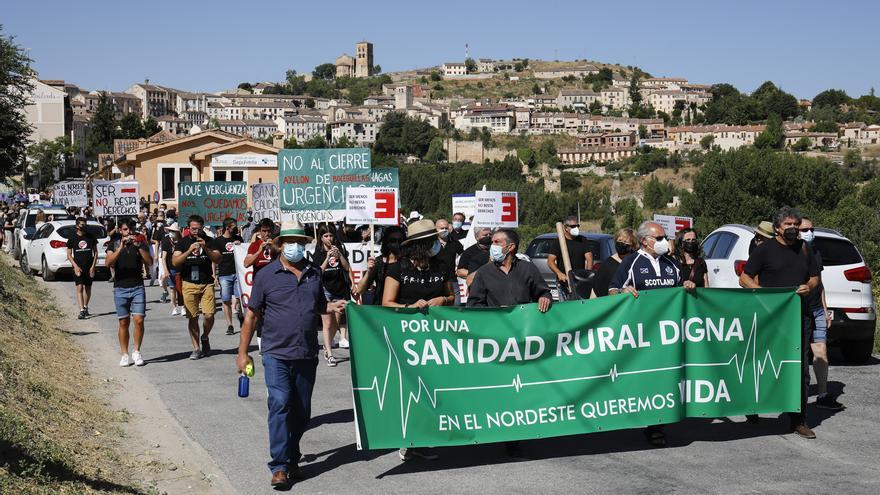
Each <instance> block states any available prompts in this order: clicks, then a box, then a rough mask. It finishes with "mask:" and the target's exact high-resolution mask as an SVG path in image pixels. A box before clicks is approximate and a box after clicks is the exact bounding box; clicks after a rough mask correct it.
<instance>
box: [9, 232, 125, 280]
mask: <svg viewBox="0 0 880 495" xmlns="http://www.w3.org/2000/svg"><path fill="white" fill-rule="evenodd" d="M86 231H87V232H88V233H89V234H91V236H92V237H94V238H95V239H97V241H98V264H97V265H96V267H97V268H99V269H103V268H104V258H105V257H106V253H105V252H104V245H105V244H106V243H107V242H108V241H109V240H110V238H109V237H108V236H107V229H105V228H104V226H103V225H101V224H99V223H98V222H94V221H90V222H87V223H86ZM75 232H76V221H75V220H61V221H57V222H46V223H45V224H43V225H42V226H41V227H40V228H39V229H37V232H36V233H35V234H34V236H33V238H32V239H31V240H30V243H29V244H28V246H27V248H26V249H25V250H24V251H23V252H22V255H21V269H22V270H23V271H24V272H25V273H27V274H31V273H39V274H40V275H42V276H43V280H46V281H51V280H55V274H56V273H58V272H73V266H71V264H70V261H69V260H68V259H67V239H68V237H70V236H71V234H73V233H75ZM97 268H96V271H97Z"/></svg>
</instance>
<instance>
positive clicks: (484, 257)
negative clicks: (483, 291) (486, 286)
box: [455, 227, 492, 287]
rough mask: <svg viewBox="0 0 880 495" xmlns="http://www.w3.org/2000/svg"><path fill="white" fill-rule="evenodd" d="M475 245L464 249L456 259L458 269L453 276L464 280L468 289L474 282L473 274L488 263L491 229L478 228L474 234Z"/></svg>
mask: <svg viewBox="0 0 880 495" xmlns="http://www.w3.org/2000/svg"><path fill="white" fill-rule="evenodd" d="M474 239H476V240H477V242H476V244H474V245H473V246H471V247H469V248H467V249H465V250H464V251H463V252H462V253H461V256H460V257H459V258H458V268H457V269H456V270H455V275H456V276H458V277H459V278H463V279H465V281H466V283H467V285H468V287H470V285H471V283H473V280H474V274H475V273H477V270H479V269H480V267H481V266H483V265H485V264H486V263H488V262H489V246H491V245H492V229H490V228H488V227H481V228H478V229H477V230H476V231H475V232H474Z"/></svg>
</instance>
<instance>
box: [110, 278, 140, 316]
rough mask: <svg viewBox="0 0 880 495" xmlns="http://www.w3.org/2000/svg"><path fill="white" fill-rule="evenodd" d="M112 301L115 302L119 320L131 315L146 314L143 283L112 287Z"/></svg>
mask: <svg viewBox="0 0 880 495" xmlns="http://www.w3.org/2000/svg"><path fill="white" fill-rule="evenodd" d="M113 302H115V303H116V316H117V317H118V318H119V319H120V320H121V319H123V318H128V317H129V316H131V315H140V316H145V315H146V314H147V293H146V291H145V290H144V286H143V285H139V286H137V287H131V288H125V287H116V288H114V289H113Z"/></svg>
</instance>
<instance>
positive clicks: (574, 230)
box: [570, 227, 581, 237]
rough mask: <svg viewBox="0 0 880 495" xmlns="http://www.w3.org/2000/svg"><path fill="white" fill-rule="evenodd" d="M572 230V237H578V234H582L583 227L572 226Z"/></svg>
mask: <svg viewBox="0 0 880 495" xmlns="http://www.w3.org/2000/svg"><path fill="white" fill-rule="evenodd" d="M570 232H571V236H572V237H577V236H579V235H581V229H580V228H578V227H572V228H571V230H570Z"/></svg>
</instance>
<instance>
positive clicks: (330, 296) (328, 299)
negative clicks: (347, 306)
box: [324, 289, 349, 301]
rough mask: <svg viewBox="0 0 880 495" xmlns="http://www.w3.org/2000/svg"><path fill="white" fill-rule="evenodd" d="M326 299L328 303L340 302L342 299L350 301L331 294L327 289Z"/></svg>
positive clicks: (325, 291)
mask: <svg viewBox="0 0 880 495" xmlns="http://www.w3.org/2000/svg"><path fill="white" fill-rule="evenodd" d="M324 297H325V298H326V299H327V301H339V300H341V299H349V298H348V297H345V296H337V295H336V294H331V293H330V291H329V290H327V289H324Z"/></svg>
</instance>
